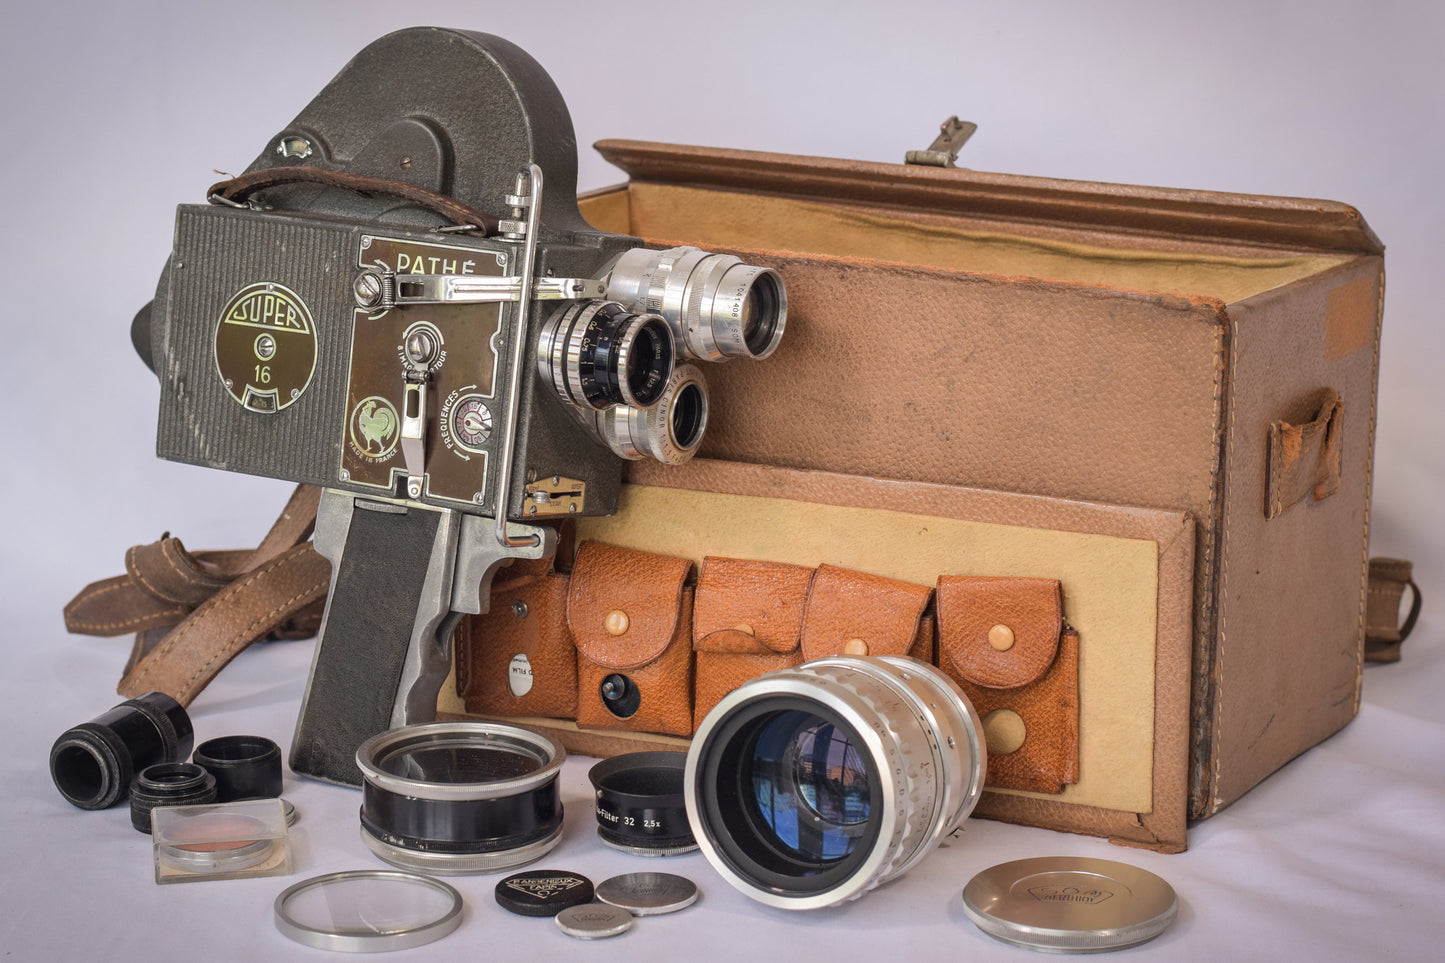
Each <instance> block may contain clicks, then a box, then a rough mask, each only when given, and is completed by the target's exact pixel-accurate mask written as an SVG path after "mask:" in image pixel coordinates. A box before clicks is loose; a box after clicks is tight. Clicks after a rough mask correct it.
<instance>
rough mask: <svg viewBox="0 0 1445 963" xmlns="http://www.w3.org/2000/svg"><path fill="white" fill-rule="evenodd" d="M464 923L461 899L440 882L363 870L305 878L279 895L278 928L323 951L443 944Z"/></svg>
mask: <svg viewBox="0 0 1445 963" xmlns="http://www.w3.org/2000/svg"><path fill="white" fill-rule="evenodd" d="M461 921H462V896H461V894H460V893H458V892H457V891H456V890H455V889H454V888H452V887H451V886H448V885H447V884H446V883H443V882H442V881H441V880H439V879H431V878H430V877H427V876H418V875H416V874H415V873H403V872H399V871H397V870H384V869H363V870H353V871H350V872H345V873H330V874H328V875H326V876H316V877H313V878H311V879H307V880H303V881H301V882H299V883H297V884H296V885H295V886H292V887H290V888H289V889H287V890H286V891H285V892H283V893H282V894H281V895H280V896H278V897H276V928H277V929H278V930H280V931H281V932H282V933H285V934H286V935H287V936H289V937H290V938H291V939H293V940H295V941H296V942H298V943H302V944H304V945H306V946H313V947H315V948H317V949H320V950H339V951H341V952H346V953H374V952H379V951H383V950H405V949H410V948H412V947H414V946H423V945H425V944H427V943H430V942H432V941H433V940H439V939H441V938H442V937H443V936H446V935H447V934H448V933H450V932H451V931H452V930H454V929H456V928H457V926H458V925H459V924H460V923H461Z"/></svg>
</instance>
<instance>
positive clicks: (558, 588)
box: [455, 558, 577, 719]
mask: <svg viewBox="0 0 1445 963" xmlns="http://www.w3.org/2000/svg"><path fill="white" fill-rule="evenodd" d="M568 589H569V581H568V578H567V576H566V575H563V574H561V573H558V572H555V571H553V570H552V559H551V558H546V559H539V560H535V561H533V560H527V559H524V560H519V561H516V562H513V563H512V565H511V567H509V568H508V569H507V570H506V571H505V572H503V573H501V574H499V575H498V577H497V578H496V580H495V581H494V582H493V583H492V597H491V606H490V608H489V609H488V610H487V611H486V612H484V613H483V614H481V615H474V616H469V617H467V618H464V619H462V620H461V623H460V624H459V625H458V626H457V639H456V646H455V651H456V660H457V693H458V695H460V696H461V697H462V700H463V703H464V705H465V706H466V710H467V711H468V712H472V713H476V714H478V715H501V716H539V717H542V718H553V719H574V718H576V716H577V651H576V649H575V648H573V646H572V636H571V635H570V634H569V633H568V631H567V595H568Z"/></svg>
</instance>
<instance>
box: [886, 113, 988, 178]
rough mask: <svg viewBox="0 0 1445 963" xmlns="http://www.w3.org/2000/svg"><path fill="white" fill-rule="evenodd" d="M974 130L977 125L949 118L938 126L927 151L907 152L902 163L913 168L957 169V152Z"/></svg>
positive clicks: (976, 128)
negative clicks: (935, 135) (936, 133)
mask: <svg viewBox="0 0 1445 963" xmlns="http://www.w3.org/2000/svg"><path fill="white" fill-rule="evenodd" d="M976 130H978V125H977V124H974V123H971V122H969V121H966V120H959V119H958V118H957V117H950V118H948V119H947V120H945V121H944V122H943V123H942V124H941V125H940V126H939V128H938V136H937V137H935V138H934V139H933V143H931V144H929V145H928V149H927V150H911V151H909V152H908V154H907V156H905V157H904V163H906V164H912V165H914V166H915V167H957V166H958V164H957V163H955V162H956V161H957V160H958V152H959V150H960V149H961V148H962V147H963V145H964V143H966V142H967V141H968V139H969V138H970V137H972V136H973V132H974V131H976Z"/></svg>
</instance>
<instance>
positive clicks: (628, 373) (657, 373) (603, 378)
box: [537, 301, 674, 411]
mask: <svg viewBox="0 0 1445 963" xmlns="http://www.w3.org/2000/svg"><path fill="white" fill-rule="evenodd" d="M673 360H674V353H673V339H672V331H671V329H670V328H669V327H668V324H667V322H666V321H664V320H663V319H662V318H660V317H658V316H657V315H655V314H635V313H633V312H631V311H628V310H627V309H626V308H624V307H623V306H622V305H620V304H618V303H616V302H615V301H579V302H577V303H575V304H571V305H569V306H567V307H565V308H562V309H560V310H559V311H557V313H555V314H554V315H552V317H550V318H548V319H547V323H546V324H544V325H543V326H542V332H541V334H540V335H539V337H538V341H537V371H538V373H539V374H540V375H541V376H542V377H543V378H544V379H545V380H547V381H549V382H551V384H552V387H553V388H554V389H556V391H557V395H558V397H560V398H561V399H562V400H563V401H564V402H566V403H568V404H570V405H572V406H574V407H575V408H578V409H581V410H594V411H601V410H602V409H604V408H607V407H610V406H611V405H630V406H632V407H634V408H651V407H652V406H653V405H656V404H657V403H658V402H659V401H661V400H662V393H663V390H664V389H665V388H666V387H667V379H668V378H669V377H671V375H672V366H673Z"/></svg>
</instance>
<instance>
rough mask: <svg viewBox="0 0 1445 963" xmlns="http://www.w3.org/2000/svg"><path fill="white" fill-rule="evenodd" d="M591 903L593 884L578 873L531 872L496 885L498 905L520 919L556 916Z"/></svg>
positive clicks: (535, 870) (549, 870)
mask: <svg viewBox="0 0 1445 963" xmlns="http://www.w3.org/2000/svg"><path fill="white" fill-rule="evenodd" d="M590 902H592V881H591V880H590V879H588V878H587V877H586V876H583V875H582V874H581V873H568V872H565V871H563V870H557V869H534V870H530V871H528V872H525V873H518V874H516V875H515V876H508V877H507V878H506V879H504V880H502V881H501V882H500V883H498V884H497V904H498V905H499V906H501V907H502V909H505V910H510V911H511V912H513V913H516V914H518V915H519V916H556V915H557V914H558V913H560V912H562V911H563V910H564V909H566V908H567V907H569V906H577V905H580V904H582V903H590Z"/></svg>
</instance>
